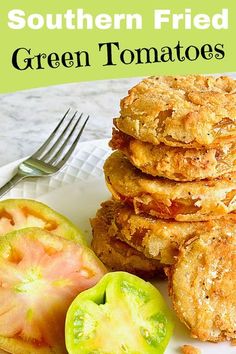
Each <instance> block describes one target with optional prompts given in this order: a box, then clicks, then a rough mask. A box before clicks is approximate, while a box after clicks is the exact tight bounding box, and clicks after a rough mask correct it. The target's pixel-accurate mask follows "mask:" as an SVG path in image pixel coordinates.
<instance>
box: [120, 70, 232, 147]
mask: <svg viewBox="0 0 236 354" xmlns="http://www.w3.org/2000/svg"><path fill="white" fill-rule="evenodd" d="M114 124H115V126H116V127H117V128H118V129H120V130H122V131H123V132H124V133H126V134H128V135H131V136H133V137H134V138H136V139H138V140H142V141H146V142H149V143H152V144H154V145H158V144H160V143H164V144H166V145H170V146H182V147H187V148H189V147H196V148H199V147H200V148H201V147H202V146H206V147H208V148H209V147H217V146H218V145H219V144H220V145H221V146H224V144H225V142H226V141H235V137H236V82H235V80H233V79H231V78H229V77H218V78H215V77H211V76H176V77H172V76H161V77H150V78H147V79H145V80H143V81H142V82H140V83H139V84H138V85H136V86H135V87H133V88H132V89H131V90H129V94H128V96H127V97H125V98H124V99H123V100H122V101H121V110H120V117H119V118H116V119H115V120H114Z"/></svg>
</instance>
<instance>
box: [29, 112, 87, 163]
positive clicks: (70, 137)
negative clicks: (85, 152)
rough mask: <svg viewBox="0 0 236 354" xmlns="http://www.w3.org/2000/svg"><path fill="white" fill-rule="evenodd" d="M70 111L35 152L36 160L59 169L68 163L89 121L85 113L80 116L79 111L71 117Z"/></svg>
mask: <svg viewBox="0 0 236 354" xmlns="http://www.w3.org/2000/svg"><path fill="white" fill-rule="evenodd" d="M70 111H71V110H70V109H68V111H67V112H66V113H65V115H64V117H63V118H62V119H61V120H60V122H59V123H58V125H57V127H56V128H55V129H54V131H53V132H52V134H51V135H50V136H49V138H48V139H47V140H46V142H45V143H44V144H43V145H42V146H41V147H40V148H39V149H38V150H37V151H36V152H35V154H34V155H33V156H32V157H33V158H34V159H37V160H40V161H43V162H45V163H47V164H50V165H53V166H56V167H58V168H60V167H62V166H63V165H64V164H65V163H66V161H67V160H68V159H69V157H70V156H71V154H72V153H73V151H74V149H75V147H76V145H77V143H78V141H79V138H80V136H81V134H82V132H83V130H84V128H85V126H86V124H87V122H88V119H89V116H86V117H84V114H83V113H81V114H80V115H79V116H78V112H77V111H76V112H74V114H73V115H72V116H71V114H70ZM70 116H71V117H70Z"/></svg>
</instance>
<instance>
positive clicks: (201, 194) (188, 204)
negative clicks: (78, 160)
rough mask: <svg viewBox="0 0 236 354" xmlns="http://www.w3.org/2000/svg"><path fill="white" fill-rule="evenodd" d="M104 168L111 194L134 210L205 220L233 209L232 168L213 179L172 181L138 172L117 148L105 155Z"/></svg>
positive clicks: (234, 176) (235, 179)
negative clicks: (228, 172)
mask: <svg viewBox="0 0 236 354" xmlns="http://www.w3.org/2000/svg"><path fill="white" fill-rule="evenodd" d="M104 172H105V178H106V182H107V185H108V188H109V189H110V191H111V193H112V194H113V196H114V198H115V199H117V200H121V201H124V202H126V203H128V204H130V205H132V206H133V207H134V209H135V213H136V214H140V213H147V214H150V215H153V216H156V217H159V218H163V219H175V220H178V221H205V220H210V219H216V218H219V217H222V216H224V215H226V214H228V213H235V212H236V173H235V172H234V173H232V174H228V175H224V176H222V177H219V178H218V179H215V180H202V181H196V182H175V181H171V180H168V179H164V178H157V177H156V178H154V177H152V176H149V175H146V174H144V173H142V172H141V171H140V170H138V169H137V168H136V167H134V166H133V165H132V164H131V163H130V162H129V161H128V159H127V158H126V157H125V156H124V155H123V154H122V153H120V152H119V151H116V152H114V153H113V154H112V155H111V156H110V157H108V159H107V160H106V162H105V165H104Z"/></svg>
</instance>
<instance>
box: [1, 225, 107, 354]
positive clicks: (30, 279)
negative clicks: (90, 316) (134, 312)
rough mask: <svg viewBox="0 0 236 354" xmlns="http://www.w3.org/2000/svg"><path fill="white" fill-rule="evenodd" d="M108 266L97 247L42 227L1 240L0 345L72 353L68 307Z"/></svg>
mask: <svg viewBox="0 0 236 354" xmlns="http://www.w3.org/2000/svg"><path fill="white" fill-rule="evenodd" d="M105 273H106V269H105V267H104V266H103V264H102V263H101V262H100V260H99V259H98V258H97V257H96V256H95V254H94V253H93V252H92V250H91V249H89V248H87V247H86V246H83V245H79V244H78V243H76V242H73V241H69V240H66V239H63V238H62V237H58V236H55V235H53V234H52V233H50V232H47V231H44V230H42V229H39V228H26V229H22V230H18V231H15V232H12V233H9V234H7V235H6V236H3V237H1V238H0V349H4V350H6V351H9V352H12V353H14V354H18V353H19V354H23V353H24V354H28V353H29V354H47V353H56V354H66V348H65V340H64V323H65V317H66V312H67V309H68V307H69V306H70V304H71V302H72V301H73V299H74V298H75V297H76V296H77V295H78V293H80V292H81V291H84V290H86V289H88V288H90V287H92V286H94V285H95V284H96V283H97V282H98V281H99V280H100V279H101V277H102V276H103V275H104V274H105Z"/></svg>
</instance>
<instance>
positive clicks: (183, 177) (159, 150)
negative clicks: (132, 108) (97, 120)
mask: <svg viewBox="0 0 236 354" xmlns="http://www.w3.org/2000/svg"><path fill="white" fill-rule="evenodd" d="M109 145H110V147H111V148H112V149H113V150H116V149H118V150H120V151H122V152H123V153H124V154H125V156H126V157H127V158H128V159H129V161H130V162H131V163H132V164H133V165H134V166H136V167H137V168H139V169H140V170H141V171H142V172H145V173H147V174H150V175H152V176H154V177H156V176H158V177H164V178H169V179H171V180H175V181H194V180H201V179H205V178H209V179H210V178H216V177H219V176H221V175H223V174H225V173H229V172H233V171H236V143H233V142H231V143H228V144H225V146H224V147H220V146H219V147H218V148H215V149H213V148H212V149H206V148H202V149H194V148H192V149H185V148H181V147H172V146H168V145H165V144H162V143H161V144H160V145H153V144H150V143H147V142H143V141H141V140H137V139H135V138H133V137H131V136H129V135H127V134H124V133H123V132H121V131H119V130H116V129H113V134H112V140H111V141H110V143H109Z"/></svg>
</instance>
